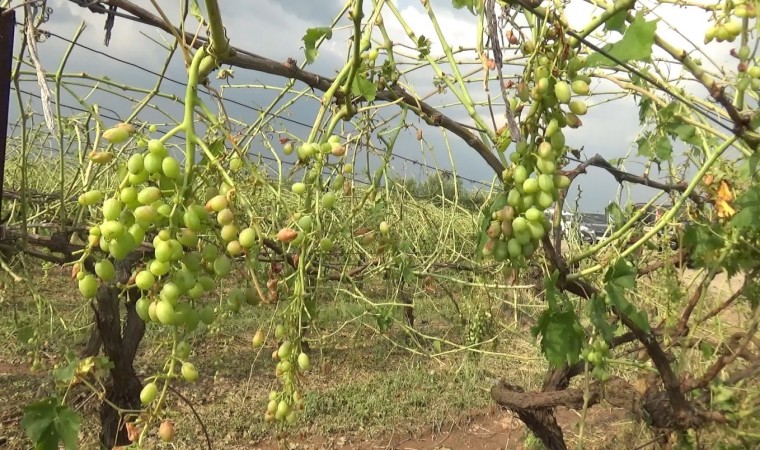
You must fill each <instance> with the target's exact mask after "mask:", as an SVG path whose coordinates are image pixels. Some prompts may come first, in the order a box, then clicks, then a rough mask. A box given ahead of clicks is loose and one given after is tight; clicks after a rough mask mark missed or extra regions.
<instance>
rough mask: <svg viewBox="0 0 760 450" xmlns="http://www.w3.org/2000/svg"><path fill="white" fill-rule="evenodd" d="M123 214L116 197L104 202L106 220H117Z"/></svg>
mask: <svg viewBox="0 0 760 450" xmlns="http://www.w3.org/2000/svg"><path fill="white" fill-rule="evenodd" d="M120 214H121V204H120V203H119V201H118V200H116V199H115V198H109V199H107V200H106V201H105V202H103V218H104V219H105V220H117V219H118V218H119V215H120Z"/></svg>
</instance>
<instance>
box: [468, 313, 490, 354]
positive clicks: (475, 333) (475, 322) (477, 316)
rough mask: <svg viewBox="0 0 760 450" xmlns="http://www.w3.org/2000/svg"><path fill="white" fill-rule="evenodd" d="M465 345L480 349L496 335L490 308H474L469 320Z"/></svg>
mask: <svg viewBox="0 0 760 450" xmlns="http://www.w3.org/2000/svg"><path fill="white" fill-rule="evenodd" d="M466 332H467V335H466V338H465V345H467V346H468V347H480V345H481V344H482V343H483V342H485V341H487V340H488V339H489V338H491V337H492V336H493V334H494V320H493V315H492V314H491V311H490V310H489V309H488V308H483V307H477V306H472V307H470V313H469V317H468V318H467V330H466Z"/></svg>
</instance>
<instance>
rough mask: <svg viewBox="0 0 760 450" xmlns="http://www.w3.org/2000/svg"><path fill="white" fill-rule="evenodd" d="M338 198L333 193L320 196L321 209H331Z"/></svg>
mask: <svg viewBox="0 0 760 450" xmlns="http://www.w3.org/2000/svg"><path fill="white" fill-rule="evenodd" d="M337 199H338V197H337V196H336V195H335V193H334V192H325V194H324V195H323V196H322V207H323V208H325V209H332V208H333V207H334V206H335V202H336V201H337Z"/></svg>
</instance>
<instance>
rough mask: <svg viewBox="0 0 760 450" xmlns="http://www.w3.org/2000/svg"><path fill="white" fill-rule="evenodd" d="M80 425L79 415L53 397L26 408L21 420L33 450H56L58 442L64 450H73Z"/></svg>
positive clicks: (75, 446)
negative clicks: (32, 444) (32, 443)
mask: <svg viewBox="0 0 760 450" xmlns="http://www.w3.org/2000/svg"><path fill="white" fill-rule="evenodd" d="M80 425H81V419H80V417H79V415H78V414H77V413H76V412H74V410H72V409H71V408H69V407H68V406H66V405H60V404H59V402H58V400H57V399H56V398H54V397H50V398H47V399H45V400H42V401H40V402H37V403H33V404H31V405H29V406H27V407H26V408H24V418H23V419H21V427H22V428H23V429H24V431H25V432H26V435H27V436H28V437H29V439H30V440H31V441H32V442H34V448H35V450H58V444H59V442H62V443H63V446H64V448H65V449H66V450H75V449H76V448H77V441H78V435H79V427H80Z"/></svg>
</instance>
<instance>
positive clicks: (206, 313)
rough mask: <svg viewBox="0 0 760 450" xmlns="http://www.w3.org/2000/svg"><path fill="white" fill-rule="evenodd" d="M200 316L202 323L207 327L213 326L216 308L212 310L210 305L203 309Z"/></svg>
mask: <svg viewBox="0 0 760 450" xmlns="http://www.w3.org/2000/svg"><path fill="white" fill-rule="evenodd" d="M199 315H200V319H201V322H203V323H205V324H206V325H211V324H212V323H214V316H215V314H214V308H212V307H211V306H210V305H206V306H204V307H203V308H201V310H200V312H199Z"/></svg>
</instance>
